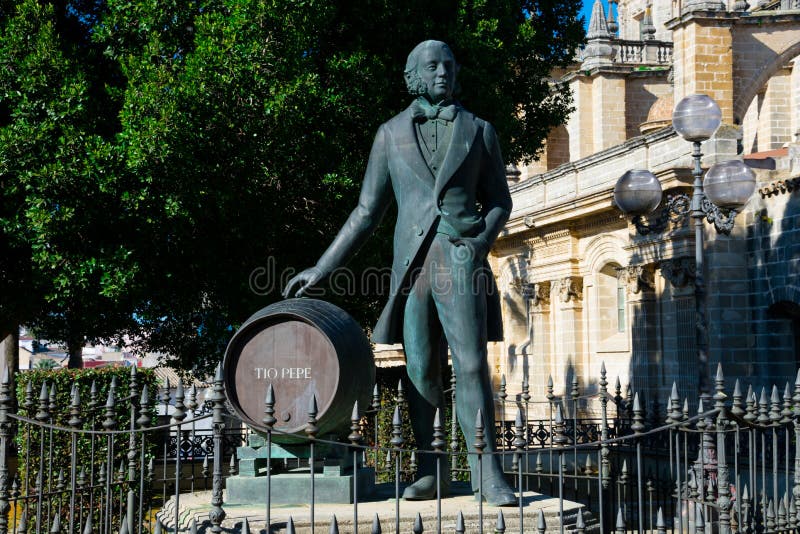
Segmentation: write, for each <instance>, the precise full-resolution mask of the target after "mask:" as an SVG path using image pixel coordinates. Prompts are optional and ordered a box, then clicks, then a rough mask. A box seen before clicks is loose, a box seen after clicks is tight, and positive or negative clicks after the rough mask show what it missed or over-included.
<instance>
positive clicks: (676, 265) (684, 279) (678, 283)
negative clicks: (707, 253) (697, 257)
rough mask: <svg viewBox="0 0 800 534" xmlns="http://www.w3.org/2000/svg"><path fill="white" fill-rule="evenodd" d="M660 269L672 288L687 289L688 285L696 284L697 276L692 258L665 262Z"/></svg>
mask: <svg viewBox="0 0 800 534" xmlns="http://www.w3.org/2000/svg"><path fill="white" fill-rule="evenodd" d="M659 267H660V269H661V276H663V277H664V278H666V279H667V280H668V281H669V283H670V284H672V287H677V288H680V287H686V286H687V285H688V284H690V283H694V279H695V275H696V274H697V270H696V266H695V263H694V260H693V259H692V258H674V259H671V260H664V261H662V262H661V265H660V266H659Z"/></svg>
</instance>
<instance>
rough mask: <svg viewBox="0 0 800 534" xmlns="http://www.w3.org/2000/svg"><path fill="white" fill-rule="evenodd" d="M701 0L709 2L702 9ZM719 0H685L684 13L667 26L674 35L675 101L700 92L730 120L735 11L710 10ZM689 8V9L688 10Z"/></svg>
mask: <svg viewBox="0 0 800 534" xmlns="http://www.w3.org/2000/svg"><path fill="white" fill-rule="evenodd" d="M701 4H709V6H706V8H705V9H706V10H704V11H695V9H703V8H702V7H701ZM715 4H719V5H720V6H721V5H722V4H721V3H720V2H704V1H697V2H686V3H684V7H683V11H684V16H682V17H679V18H676V19H674V20H673V21H672V22H671V23H670V24H669V25H668V29H670V30H672V32H673V33H672V37H673V43H674V48H673V69H674V71H673V72H674V82H675V102H676V103H677V102H679V101H680V100H681V99H682V98H683V97H685V96H687V95H690V94H694V93H703V94H707V95H709V96H710V97H711V98H713V99H714V100H716V102H717V104H719V107H720V109H721V110H722V122H724V123H727V124H733V35H732V33H731V26H732V24H733V21H734V20H735V17H734V15H732V14H726V13H725V12H724V9H723V10H722V11H716V12H715V11H712V10H711V9H712V8H711V7H710V6H711V5H715ZM687 11H688V13H687Z"/></svg>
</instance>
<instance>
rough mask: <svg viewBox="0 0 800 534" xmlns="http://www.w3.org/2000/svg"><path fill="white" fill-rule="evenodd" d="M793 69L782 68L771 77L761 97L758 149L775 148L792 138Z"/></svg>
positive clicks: (760, 150) (761, 150)
mask: <svg viewBox="0 0 800 534" xmlns="http://www.w3.org/2000/svg"><path fill="white" fill-rule="evenodd" d="M791 78H792V71H791V69H789V68H785V69H781V70H779V71H778V72H776V73H775V75H774V76H772V78H770V80H769V83H767V88H766V91H764V93H763V95H759V96H758V97H757V98H759V99H761V102H760V103H761V106H760V114H759V120H758V151H759V152H763V151H766V150H775V149H778V148H781V147H782V146H783V145H784V144H786V143H788V142H790V141H791V140H792V129H791V127H792V112H791V99H792V85H791V81H792V80H791Z"/></svg>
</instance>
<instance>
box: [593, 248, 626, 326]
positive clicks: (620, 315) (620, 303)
mask: <svg viewBox="0 0 800 534" xmlns="http://www.w3.org/2000/svg"><path fill="white" fill-rule="evenodd" d="M618 272H619V265H617V264H615V263H607V264H606V265H604V266H603V268H602V269H600V271H599V272H598V273H597V304H598V310H597V311H598V318H599V323H600V324H599V331H600V339H601V340H602V339H607V338H609V337H611V336H613V335H615V334H619V333H622V332H625V325H626V317H625V284H624V280H623V279H622V278H621V277H620V276H618Z"/></svg>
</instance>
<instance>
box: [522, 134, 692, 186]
mask: <svg viewBox="0 0 800 534" xmlns="http://www.w3.org/2000/svg"><path fill="white" fill-rule="evenodd" d="M677 136H678V134H676V133H675V130H674V129H673V128H672V126H669V127H667V128H663V129H661V130H657V131H655V132H652V133H649V134H647V135H640V136H638V137H632V138H631V139H628V140H627V141H625V142H624V143H622V144H619V145H615V146H612V147H611V148H607V149H605V150H601V151H600V152H595V153H594V154H592V155H591V156H586V157H585V158H581V159H579V160H577V161H571V162H569V163H565V164H563V165H559V166H558V167H556V168H555V169H553V170H551V171H547V172H545V173H543V174H540V175H538V176H533V177H531V178H528V179H527V180H523V181H522V182H519V183H517V184H514V185H512V186H511V187H509V190H510V191H511V194H512V195H513V194H514V193H518V192H520V191H523V190H525V189H527V188H529V187H533V186H534V185H535V184H537V183H541V182H548V181H551V180H555V179H557V178H560V177H562V176H564V175H567V174H571V173H573V172H575V171H579V170H582V169H586V168H589V167H592V166H594V165H596V164H597V163H599V162H601V161H604V160H607V159H613V158H616V157H619V156H621V155H623V154H625V153H627V152H629V151H631V150H633V149H636V148H640V147H648V146H650V145H652V144H654V143H657V142H659V141H663V140H665V139H669V138H671V137H677ZM687 146H689V145H688V144H687ZM689 148H691V147H689ZM689 148H687V153H688V152H689Z"/></svg>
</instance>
